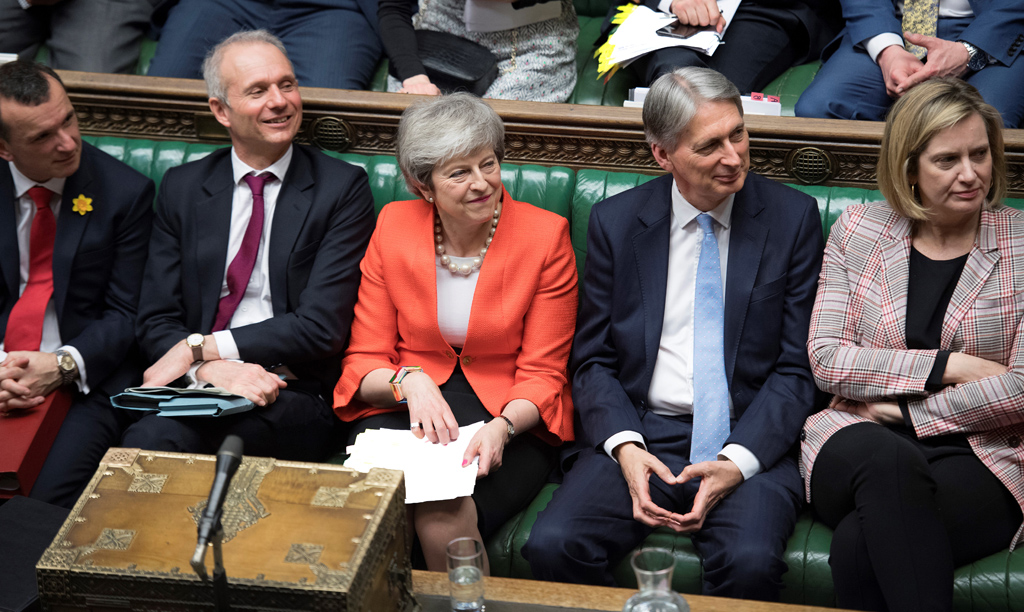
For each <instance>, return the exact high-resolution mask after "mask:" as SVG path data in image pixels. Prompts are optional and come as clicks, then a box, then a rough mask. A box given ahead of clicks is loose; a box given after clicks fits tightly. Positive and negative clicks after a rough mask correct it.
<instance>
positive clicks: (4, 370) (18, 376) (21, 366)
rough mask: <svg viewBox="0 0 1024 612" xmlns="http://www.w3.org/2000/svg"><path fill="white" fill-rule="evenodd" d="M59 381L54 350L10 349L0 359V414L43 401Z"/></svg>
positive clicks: (31, 406)
mask: <svg viewBox="0 0 1024 612" xmlns="http://www.w3.org/2000/svg"><path fill="white" fill-rule="evenodd" d="M60 383H61V376H60V372H58V371H57V357H56V356H55V355H54V354H53V353H44V352H41V351H11V352H10V353H8V354H7V357H6V358H5V359H4V360H3V362H2V363H0V414H6V413H8V412H11V411H14V410H26V409H28V408H34V407H36V406H38V405H39V404H42V403H43V401H44V400H45V399H46V396H47V395H49V394H50V393H51V392H53V391H54V390H55V389H56V388H57V387H59V386H60Z"/></svg>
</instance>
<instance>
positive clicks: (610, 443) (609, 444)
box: [603, 431, 647, 463]
mask: <svg viewBox="0 0 1024 612" xmlns="http://www.w3.org/2000/svg"><path fill="white" fill-rule="evenodd" d="M626 442H636V443H637V444H639V445H640V448H642V449H644V450H647V445H646V444H644V437H643V436H641V435H640V434H639V433H638V432H635V431H620V432H619V433H617V434H615V435H613V436H611V437H609V438H608V439H607V440H605V441H604V445H603V447H604V452H605V453H606V454H607V455H608V456H609V457H611V458H612V461H615V455H613V454H612V451H613V450H615V448H616V447H617V446H619V445H620V444H625V443H626ZM615 463H618V461H615Z"/></svg>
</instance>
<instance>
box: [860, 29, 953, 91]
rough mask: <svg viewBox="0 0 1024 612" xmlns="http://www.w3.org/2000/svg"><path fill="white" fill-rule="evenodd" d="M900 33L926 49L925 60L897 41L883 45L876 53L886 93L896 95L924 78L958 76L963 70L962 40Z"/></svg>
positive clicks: (908, 40)
mask: <svg viewBox="0 0 1024 612" xmlns="http://www.w3.org/2000/svg"><path fill="white" fill-rule="evenodd" d="M903 37H904V39H905V40H906V41H907V42H909V43H911V44H914V45H917V46H919V47H924V48H925V49H927V50H928V55H927V62H922V61H921V60H919V59H917V57H915V56H914V55H913V54H912V53H910V52H909V51H907V50H906V49H904V48H903V47H900V46H899V45H892V46H889V47H886V48H885V49H883V50H882V52H881V53H880V54H879V55H878V67H879V68H881V69H882V76H883V77H884V78H885V90H886V92H887V93H888V94H889V96H890V97H892V98H898V97H900V96H902V95H903V94H905V93H907V92H908V91H910V88H912V87H914V86H915V85H919V84H921V83H923V82H925V81H927V80H928V79H931V78H935V77H943V76H955V77H956V76H961V75H962V74H964V73H965V72H966V71H967V62H968V61H969V60H970V55H969V54H968V53H967V49H966V48H965V47H964V46H963V45H962V44H960V43H958V42H956V41H954V40H944V39H941V38H936V37H934V36H923V35H921V34H914V33H912V32H904V34H903Z"/></svg>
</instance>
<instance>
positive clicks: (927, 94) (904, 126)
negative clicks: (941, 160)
mask: <svg viewBox="0 0 1024 612" xmlns="http://www.w3.org/2000/svg"><path fill="white" fill-rule="evenodd" d="M972 115H978V116H980V117H981V119H982V121H984V122H985V130H986V131H987V132H988V146H989V149H990V150H991V155H992V184H991V185H990V187H989V190H988V195H987V198H986V204H985V205H986V207H988V208H991V207H993V206H995V205H997V204H999V203H1000V202H1002V200H1003V198H1004V197H1006V154H1005V152H1004V151H1003V119H1002V117H1001V116H1000V115H999V111H997V110H996V109H995V108H993V107H992V106H991V105H989V104H987V103H986V102H985V100H984V99H983V98H982V97H981V94H979V93H978V90H977V89H975V88H974V86H973V85H969V84H968V83H965V82H963V81H961V80H960V79H954V78H937V79H930V80H928V81H925V82H924V83H922V84H920V85H917V86H916V87H914V88H913V89H911V90H910V91H909V92H908V93H907V94H906V95H904V96H903V97H902V98H900V99H899V100H897V101H896V103H895V104H893V106H892V110H890V111H889V116H888V117H887V118H886V120H885V133H884V134H883V136H882V145H881V151H880V153H879V156H878V189H879V190H880V191H881V192H882V195H883V196H885V199H886V200H887V201H888V202H889V206H892V208H893V210H895V211H896V212H897V213H899V214H901V215H903V216H904V217H906V218H908V219H911V220H913V221H926V220H927V219H928V214H929V213H928V209H926V208H925V207H924V206H922V205H921V203H920V202H919V201H918V200H917V198H915V197H914V193H913V189H912V187H911V185H910V176H911V175H912V174H917V172H918V162H919V160H920V157H921V153H922V152H923V151H924V150H925V148H927V147H928V143H929V142H930V141H931V139H932V138H933V137H934V136H935V134H937V133H939V132H941V131H942V130H945V129H947V128H951V127H953V126H954V125H956V124H957V123H960V122H961V121H963V120H964V119H966V118H968V117H970V116H972Z"/></svg>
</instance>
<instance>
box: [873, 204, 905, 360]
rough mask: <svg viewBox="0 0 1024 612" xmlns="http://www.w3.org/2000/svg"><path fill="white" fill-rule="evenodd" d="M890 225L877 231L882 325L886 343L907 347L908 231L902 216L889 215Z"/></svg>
mask: <svg viewBox="0 0 1024 612" xmlns="http://www.w3.org/2000/svg"><path fill="white" fill-rule="evenodd" d="M892 218H893V219H894V222H893V224H892V225H891V226H890V227H889V228H888V231H883V232H882V233H881V238H880V240H879V243H880V244H879V245H878V246H879V249H880V254H881V256H882V274H881V279H882V287H881V289H880V293H881V296H882V305H881V310H882V328H883V330H884V332H885V336H886V338H887V339H888V342H889V344H888V346H891V347H893V348H895V349H906V348H907V327H906V318H905V315H906V312H907V287H908V286H909V283H910V230H911V225H910V221H908V220H907V219H906V218H904V217H900V216H897V215H892Z"/></svg>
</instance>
